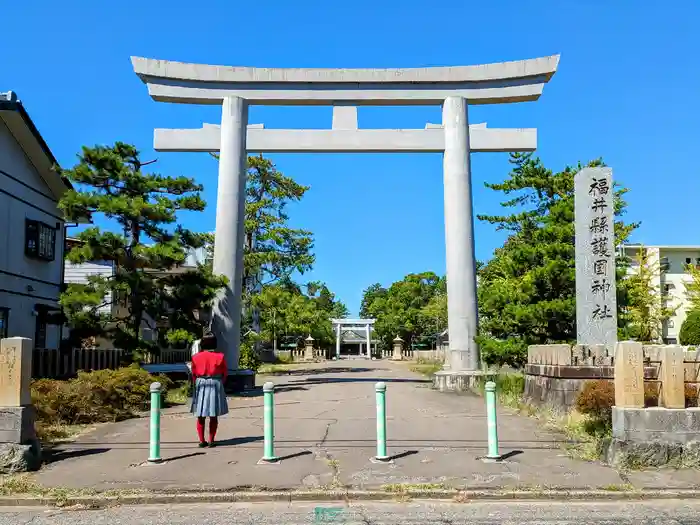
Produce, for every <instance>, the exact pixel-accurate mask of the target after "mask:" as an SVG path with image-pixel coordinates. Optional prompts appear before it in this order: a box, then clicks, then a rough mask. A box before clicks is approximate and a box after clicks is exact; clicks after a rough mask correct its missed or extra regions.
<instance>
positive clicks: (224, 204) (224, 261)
mask: <svg viewBox="0 0 700 525" xmlns="http://www.w3.org/2000/svg"><path fill="white" fill-rule="evenodd" d="M247 125H248V104H247V102H246V101H245V100H244V99H242V98H240V97H227V98H224V100H223V104H222V107H221V154H220V157H219V181H218V190H217V195H216V237H215V241H214V273H215V274H219V275H225V276H226V277H227V278H228V281H229V282H228V285H227V286H226V288H225V289H224V290H223V291H222V292H221V294H220V296H219V297H218V298H217V300H216V303H215V304H214V308H213V318H212V327H213V330H214V333H215V334H216V336H217V338H218V340H219V348H220V349H221V350H222V351H223V353H224V355H225V356H226V362H227V363H228V366H229V369H231V370H235V369H237V368H238V357H239V352H240V339H241V290H242V286H243V283H242V281H243V242H244V238H245V185H246V166H247V160H248V158H247V153H246V132H247Z"/></svg>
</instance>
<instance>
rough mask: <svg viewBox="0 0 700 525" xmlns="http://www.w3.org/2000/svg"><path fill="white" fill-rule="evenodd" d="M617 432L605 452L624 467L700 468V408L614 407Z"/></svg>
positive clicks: (606, 455)
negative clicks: (666, 466) (667, 466)
mask: <svg viewBox="0 0 700 525" xmlns="http://www.w3.org/2000/svg"><path fill="white" fill-rule="evenodd" d="M612 424H613V435H612V439H610V440H609V441H608V442H607V443H606V444H605V446H604V448H603V450H602V451H601V454H602V455H603V456H604V459H605V460H606V461H607V462H608V463H610V464H612V465H615V466H619V467H622V468H644V467H661V466H665V465H669V466H676V467H679V466H683V467H688V468H700V408H679V409H674V408H657V407H651V408H625V407H613V410H612Z"/></svg>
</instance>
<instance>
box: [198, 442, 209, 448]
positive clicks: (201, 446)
mask: <svg viewBox="0 0 700 525" xmlns="http://www.w3.org/2000/svg"><path fill="white" fill-rule="evenodd" d="M208 446H209V443H207V442H206V441H200V443H199V448H206V447H208Z"/></svg>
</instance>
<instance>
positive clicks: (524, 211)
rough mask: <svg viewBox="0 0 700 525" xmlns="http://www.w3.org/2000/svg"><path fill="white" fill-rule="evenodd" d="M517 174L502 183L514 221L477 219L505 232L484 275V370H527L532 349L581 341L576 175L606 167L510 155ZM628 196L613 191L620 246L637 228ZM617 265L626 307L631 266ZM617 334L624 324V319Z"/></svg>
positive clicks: (498, 187)
mask: <svg viewBox="0 0 700 525" xmlns="http://www.w3.org/2000/svg"><path fill="white" fill-rule="evenodd" d="M510 162H511V164H512V165H513V169H512V171H511V172H510V174H509V176H508V178H507V179H506V180H505V181H503V182H501V183H498V184H486V186H487V187H488V188H490V189H492V190H494V191H500V192H503V193H504V194H505V195H506V196H508V200H506V201H505V202H503V203H502V206H503V207H505V208H509V209H513V212H512V213H511V214H510V215H502V216H500V215H496V216H489V215H481V216H478V218H479V219H480V220H483V221H486V222H489V223H490V224H493V225H495V226H496V229H497V230H500V231H505V232H508V238H507V239H506V241H505V243H504V244H503V246H502V247H500V248H497V249H496V250H495V252H494V256H493V258H492V259H491V260H489V261H488V262H487V263H486V264H483V265H480V269H479V287H478V299H479V315H480V332H479V335H478V336H477V339H476V340H477V342H478V343H479V345H480V347H481V351H482V356H483V359H484V360H485V361H486V362H487V363H495V364H501V363H508V364H513V365H520V364H522V363H523V362H524V361H525V359H526V357H527V346H528V345H530V344H543V343H555V342H571V341H574V340H575V338H576V303H575V293H576V287H575V259H574V257H575V253H574V175H575V173H577V172H578V171H579V170H580V169H582V168H583V167H585V166H591V167H594V166H602V165H603V163H602V161H601V160H595V161H592V162H590V163H588V164H587V165H582V164H581V163H579V164H578V165H577V166H574V167H566V168H565V169H564V170H563V171H560V172H553V171H552V170H549V169H547V168H545V166H544V165H543V164H542V162H541V161H540V160H539V159H537V158H533V157H532V155H531V154H519V153H517V154H512V155H511V159H510ZM627 191H628V190H627V189H624V188H618V189H616V191H615V215H616V217H617V218H618V220H616V221H615V228H614V229H615V243H616V245H619V244H621V243H623V242H624V241H625V240H626V239H627V238H628V237H629V235H630V233H631V232H632V231H633V230H634V229H635V228H637V227H638V224H636V223H633V224H626V223H624V222H623V221H622V220H621V219H620V217H621V216H622V215H623V214H624V212H625V207H626V203H625V201H624V199H623V197H624V195H625V193H626V192H627ZM616 264H617V276H618V287H617V303H618V307H620V308H621V309H624V307H626V305H627V304H628V291H627V285H626V283H624V282H621V277H622V276H623V275H624V274H625V273H626V267H627V264H628V262H627V261H625V260H624V259H622V258H620V259H617V260H616ZM619 319H620V327H621V328H622V327H624V323H625V320H624V317H623V316H620V317H619Z"/></svg>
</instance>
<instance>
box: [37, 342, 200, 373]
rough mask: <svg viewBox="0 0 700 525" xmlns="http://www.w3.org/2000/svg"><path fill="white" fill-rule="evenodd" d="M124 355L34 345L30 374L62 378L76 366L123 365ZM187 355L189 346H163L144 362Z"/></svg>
mask: <svg viewBox="0 0 700 525" xmlns="http://www.w3.org/2000/svg"><path fill="white" fill-rule="evenodd" d="M125 358H126V355H125V352H124V351H123V350H117V349H103V348H75V349H73V350H70V351H68V352H64V351H59V350H52V349H42V348H36V349H34V353H33V356H32V377H34V378H37V379H38V378H50V379H65V378H69V377H74V376H76V375H77V373H78V371H79V370H85V371H91V370H105V369H112V370H113V369H116V368H119V367H120V366H123V365H124V360H125ZM190 359H191V352H190V350H189V349H183V350H173V349H164V350H161V352H160V355H158V356H156V355H148V356H146V358H145V359H144V361H143V362H144V363H147V364H155V363H160V364H171V363H185V362H187V361H190Z"/></svg>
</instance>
